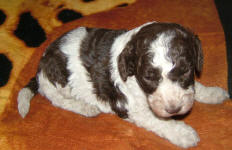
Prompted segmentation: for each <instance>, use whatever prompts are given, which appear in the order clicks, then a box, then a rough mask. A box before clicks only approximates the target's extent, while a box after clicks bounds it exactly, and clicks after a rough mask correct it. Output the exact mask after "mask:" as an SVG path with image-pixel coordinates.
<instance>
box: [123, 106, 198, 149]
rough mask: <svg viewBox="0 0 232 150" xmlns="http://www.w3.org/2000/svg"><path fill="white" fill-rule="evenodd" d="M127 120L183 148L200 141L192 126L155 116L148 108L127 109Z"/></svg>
mask: <svg viewBox="0 0 232 150" xmlns="http://www.w3.org/2000/svg"><path fill="white" fill-rule="evenodd" d="M127 121H130V122H133V123H135V124H136V125H137V126H139V127H143V128H145V129H147V130H149V131H152V132H154V133H156V134H157V135H159V136H160V137H163V138H165V139H167V140H169V141H170V142H171V143H173V144H175V145H178V146H180V147H183V148H188V147H192V146H196V145H197V143H198V142H199V141H200V139H199V137H198V135H197V133H196V131H195V130H194V129H193V128H192V127H190V126H188V125H186V124H185V123H184V122H182V121H175V120H172V119H170V120H162V119H160V118H157V117H156V116H155V115H154V114H153V113H152V112H151V111H150V109H149V108H145V109H142V110H141V111H136V112H131V111H129V119H128V120H127Z"/></svg>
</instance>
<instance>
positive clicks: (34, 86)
mask: <svg viewBox="0 0 232 150" xmlns="http://www.w3.org/2000/svg"><path fill="white" fill-rule="evenodd" d="M38 87H39V86H38V82H37V80H36V78H35V77H34V78H32V79H31V80H30V81H29V83H28V84H27V85H26V86H25V87H24V88H23V89H21V90H20V92H19V94H18V99H17V101H18V111H19V114H20V115H21V117H22V118H24V117H25V116H26V115H27V113H28V112H29V109H30V101H31V99H32V98H33V97H34V96H35V95H36V94H37V93H38Z"/></svg>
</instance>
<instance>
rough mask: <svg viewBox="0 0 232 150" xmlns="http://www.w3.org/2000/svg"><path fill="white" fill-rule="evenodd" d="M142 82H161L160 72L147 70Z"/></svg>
mask: <svg viewBox="0 0 232 150" xmlns="http://www.w3.org/2000/svg"><path fill="white" fill-rule="evenodd" d="M143 78H144V80H146V81H159V82H161V81H162V77H161V75H160V71H159V70H158V69H149V70H147V71H146V72H145V73H144V77H143Z"/></svg>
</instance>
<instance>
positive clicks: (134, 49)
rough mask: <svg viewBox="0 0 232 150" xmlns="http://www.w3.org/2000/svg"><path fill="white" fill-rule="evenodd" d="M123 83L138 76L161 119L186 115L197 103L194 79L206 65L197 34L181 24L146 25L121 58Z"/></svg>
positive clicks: (119, 66) (153, 108)
mask: <svg viewBox="0 0 232 150" xmlns="http://www.w3.org/2000/svg"><path fill="white" fill-rule="evenodd" d="M118 64H119V65H118V69H119V72H120V75H121V78H122V80H124V81H126V80H127V77H128V76H133V75H134V76H135V77H136V79H137V82H138V84H139V85H140V87H141V89H142V90H143V91H144V93H145V94H146V95H147V100H148V103H149V105H150V107H151V109H152V110H153V112H154V113H155V114H156V115H157V116H159V117H170V116H173V115H180V114H185V113H186V112H188V111H189V110H190V109H191V108H192V105H193V102H194V76H195V75H199V74H200V72H201V69H202V65H203V55H202V50H201V44H200V41H199V39H198V37H197V36H196V35H194V34H193V33H192V32H191V31H189V30H187V29H185V28H183V27H182V26H180V25H177V24H171V23H153V24H149V25H147V26H144V27H142V28H141V29H140V31H139V32H138V33H137V34H135V35H134V36H133V37H132V39H131V40H130V41H129V42H128V43H127V45H126V47H125V49H124V50H123V52H122V53H121V54H120V56H119V59H118Z"/></svg>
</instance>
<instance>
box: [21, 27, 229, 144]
mask: <svg viewBox="0 0 232 150" xmlns="http://www.w3.org/2000/svg"><path fill="white" fill-rule="evenodd" d="M202 65H203V55H202V49H201V43H200V40H199V39H198V37H197V36H196V35H194V34H193V33H192V32H191V31H189V30H187V29H185V28H184V27H182V26H180V25H178V24H174V23H157V22H149V23H146V24H143V25H141V26H139V27H137V28H135V29H132V30H110V29H99V28H87V27H79V28H76V29H74V30H72V31H70V32H68V33H66V34H64V35H63V36H62V37H60V38H58V39H57V40H56V41H54V42H53V43H52V44H51V45H50V46H48V47H47V49H46V51H45V52H44V54H43V57H42V58H41V61H40V63H39V67H38V72H37V74H36V76H35V77H34V78H32V79H31V80H30V82H29V83H28V85H26V86H25V87H24V88H23V89H22V90H21V91H20V92H19V94H18V110H19V113H20V115H21V116H22V117H23V118H24V117H25V116H26V114H27V113H28V111H29V107H30V100H31V99H32V98H33V96H34V95H35V94H37V93H38V92H39V93H40V94H41V95H43V96H45V97H46V98H47V99H48V100H50V101H51V103H52V104H53V105H54V106H57V107H60V108H63V109H66V110H69V111H72V112H75V113H78V114H81V115H84V116H87V117H93V116H96V115H98V114H99V113H102V112H103V113H114V114H117V115H118V116H119V117H121V118H123V119H125V120H126V121H129V122H132V123H134V124H136V125H137V126H139V127H143V128H146V129H147V130H149V131H152V132H154V133H156V134H157V135H159V136H160V137H163V138H165V139H167V140H169V141H170V142H171V143H173V144H176V145H178V146H180V147H183V148H188V147H192V146H195V145H197V143H198V142H199V140H200V139H199V136H198V135H197V133H196V132H195V131H194V129H193V128H191V127H190V126H188V125H186V124H185V123H184V122H182V121H176V120H173V119H170V117H171V116H174V115H183V114H186V113H187V112H189V111H190V110H191V108H192V106H193V103H194V99H196V100H197V101H200V102H203V103H213V104H216V103H222V102H223V101H224V100H225V99H226V98H228V94H227V92H226V91H224V90H223V89H221V88H219V87H205V86H203V85H202V84H200V83H198V82H196V81H195V80H194V76H195V75H197V76H198V75H199V74H200V72H201V70H202Z"/></svg>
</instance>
